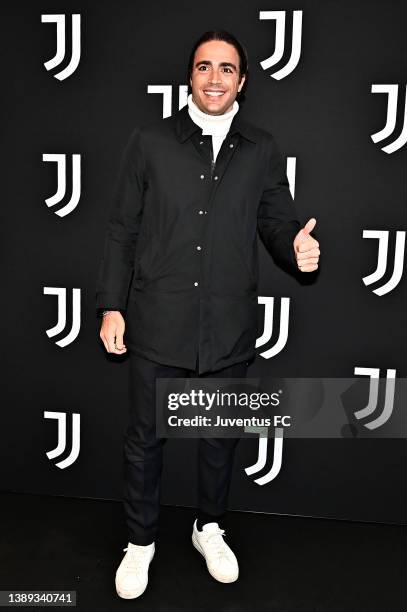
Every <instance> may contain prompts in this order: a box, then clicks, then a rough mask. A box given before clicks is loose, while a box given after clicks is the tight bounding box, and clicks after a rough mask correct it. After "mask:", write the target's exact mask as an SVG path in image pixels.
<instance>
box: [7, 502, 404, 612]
mask: <svg viewBox="0 0 407 612" xmlns="http://www.w3.org/2000/svg"><path fill="white" fill-rule="evenodd" d="M0 503H1V515H0V516H1V538H0V546H1V548H0V590H9V589H19V590H30V589H35V590H37V591H38V590H40V589H46V590H54V589H59V590H62V589H65V590H68V589H70V590H76V591H77V600H78V605H77V609H80V610H84V611H89V612H92V611H93V610H95V611H97V612H99V611H100V612H102V611H109V612H110V611H114V610H139V611H141V612H144V611H149V612H150V611H155V610H157V612H175V611H178V610H188V611H191V612H192V611H193V610H202V611H209V612H240V611H247V612H249V610H250V612H252V611H253V612H256V611H257V610H260V611H263V610H267V611H279V612H280V611H281V612H291V611H294V610H295V611H301V612H308V611H312V612H319V611H321V612H331V611H332V612H336V611H338V612H339V611H340V612H344V611H346V612H347V611H351V612H353V611H354V612H375V611H380V612H389V611H390V612H392V611H395V612H396V611H397V612H398V611H400V612H401V611H405V610H407V589H406V584H407V528H406V527H403V526H394V525H378V524H365V523H351V522H344V521H333V520H320V519H312V518H295V517H282V516H273V515H266V514H252V513H242V512H229V514H228V518H227V521H228V522H227V525H226V524H225V525H221V527H223V528H224V529H225V531H226V534H225V539H226V541H227V542H228V544H229V545H230V546H231V548H232V549H233V550H234V552H235V553H236V556H237V558H238V560H239V566H240V576H239V579H238V581H237V582H235V583H232V584H221V583H218V582H217V581H216V580H214V579H213V578H212V577H211V576H210V575H209V573H208V572H207V570H206V565H205V561H204V559H203V557H201V555H200V554H199V553H198V552H197V551H196V550H195V549H194V548H193V546H192V544H191V530H192V523H193V520H194V518H195V512H194V510H193V509H189V508H173V507H168V506H163V507H162V512H161V532H160V536H159V538H158V539H157V542H156V554H155V557H154V559H153V561H152V563H151V565H150V572H149V584H148V587H147V590H146V591H145V592H144V593H143V595H142V596H141V597H140V598H137V599H134V600H122V599H120V598H119V597H118V596H117V595H116V591H115V587H114V574H115V571H116V569H117V566H118V565H119V563H120V561H121V559H122V557H123V555H124V554H125V553H124V552H123V548H125V547H126V546H127V539H126V530H125V527H124V519H123V514H122V506H121V503H119V502H112V501H94V500H88V499H71V498H65V497H49V496H38V495H25V494H18V493H0ZM43 608H44V606H42V607H40V608H34V607H29V608H25V609H29V610H34V609H43ZM48 609H49V608H48ZM58 609H60V608H58Z"/></svg>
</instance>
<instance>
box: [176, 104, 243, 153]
mask: <svg viewBox="0 0 407 612" xmlns="http://www.w3.org/2000/svg"><path fill="white" fill-rule="evenodd" d="M187 100H188V113H189V116H190V117H191V119H192V121H193V122H194V123H196V124H197V125H199V127H200V128H202V135H204V134H211V135H212V147H213V156H214V161H216V157H217V155H218V153H219V149H220V148H221V146H222V142H223V140H224V138H225V136H226V134H227V133H228V131H229V129H230V124H231V123H232V119H233V117H234V116H235V115H236V113H237V111H238V110H239V103H238V102H237V101H236V100H235V101H234V102H233V106H232V108H231V109H230V111H228V112H227V113H223V115H210V114H209V113H204V112H203V111H201V109H200V108H199V107H198V106H197V105H196V104H195V102H194V101H193V99H192V94H191V93H190V94H189V96H188V98H187Z"/></svg>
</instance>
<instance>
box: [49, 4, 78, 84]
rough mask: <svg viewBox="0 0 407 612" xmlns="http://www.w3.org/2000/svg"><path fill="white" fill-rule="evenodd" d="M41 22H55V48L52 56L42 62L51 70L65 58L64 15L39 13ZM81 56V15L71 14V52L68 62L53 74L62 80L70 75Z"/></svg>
mask: <svg viewBox="0 0 407 612" xmlns="http://www.w3.org/2000/svg"><path fill="white" fill-rule="evenodd" d="M41 22H42V23H56V24H57V50H56V53H55V55H54V57H53V58H51V59H50V60H48V61H47V62H44V66H45V68H46V69H47V70H52V69H53V68H56V67H57V66H59V65H60V64H61V63H62V62H63V61H64V59H65V38H66V33H65V30H66V28H65V15H41ZM80 57H81V16H80V15H79V14H75V15H72V54H71V59H70V61H69V64H68V65H67V66H66V67H65V68H64V69H63V70H61V71H60V72H57V73H56V74H54V75H53V76H54V77H55V78H56V79H58V80H59V81H63V80H64V79H66V78H67V77H69V76H71V74H73V73H74V72H75V70H76V69H77V67H78V64H79V60H80Z"/></svg>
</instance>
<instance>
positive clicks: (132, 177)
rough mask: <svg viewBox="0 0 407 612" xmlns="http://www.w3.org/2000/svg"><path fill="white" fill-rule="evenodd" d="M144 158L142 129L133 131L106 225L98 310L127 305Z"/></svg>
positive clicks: (140, 215)
mask: <svg viewBox="0 0 407 612" xmlns="http://www.w3.org/2000/svg"><path fill="white" fill-rule="evenodd" d="M144 187H145V160H144V157H143V152H142V148H141V143H140V131H139V129H138V128H136V129H135V130H134V131H133V133H132V134H131V136H130V138H129V140H128V142H127V145H126V147H125V150H124V153H123V155H122V160H121V165H120V170H119V174H118V178H117V180H116V185H115V188H114V192H113V201H112V207H111V210H110V215H109V219H108V223H107V228H106V235H105V242H104V249H103V256H102V260H101V262H100V267H99V275H98V280H97V285H96V311H97V313H100V309H109V308H110V309H112V308H114V309H115V310H121V311H124V312H125V310H126V308H127V300H128V292H129V288H130V283H131V280H132V276H133V271H134V256H135V250H136V244H137V238H138V234H139V230H140V224H141V218H142V213H143V192H144Z"/></svg>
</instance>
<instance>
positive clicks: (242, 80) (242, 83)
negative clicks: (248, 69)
mask: <svg viewBox="0 0 407 612" xmlns="http://www.w3.org/2000/svg"><path fill="white" fill-rule="evenodd" d="M245 80H246V76H245V75H243V76H242V78H241V80H240V83H239V88H240V89H238V91H239V92H240V91H242V87H243V85H244V82H245Z"/></svg>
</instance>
